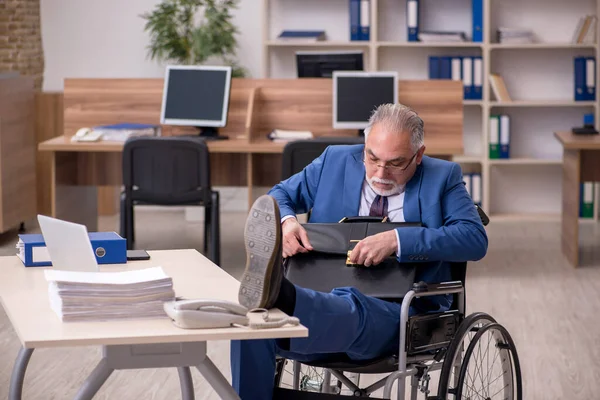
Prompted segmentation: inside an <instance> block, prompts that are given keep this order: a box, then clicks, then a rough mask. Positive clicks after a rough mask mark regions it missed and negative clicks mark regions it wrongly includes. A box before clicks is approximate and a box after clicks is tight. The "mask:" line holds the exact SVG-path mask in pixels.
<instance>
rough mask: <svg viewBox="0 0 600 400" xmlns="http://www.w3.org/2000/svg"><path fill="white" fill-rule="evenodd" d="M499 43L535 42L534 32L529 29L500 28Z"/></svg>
mask: <svg viewBox="0 0 600 400" xmlns="http://www.w3.org/2000/svg"><path fill="white" fill-rule="evenodd" d="M497 33H498V43H512V44H526V43H533V42H534V35H533V32H532V31H531V30H529V29H520V28H498V32H497Z"/></svg>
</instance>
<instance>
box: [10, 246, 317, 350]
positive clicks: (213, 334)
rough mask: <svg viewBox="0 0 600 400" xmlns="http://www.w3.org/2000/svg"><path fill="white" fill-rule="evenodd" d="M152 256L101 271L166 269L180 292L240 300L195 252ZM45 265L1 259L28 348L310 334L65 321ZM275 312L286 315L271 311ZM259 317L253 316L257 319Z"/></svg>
mask: <svg viewBox="0 0 600 400" xmlns="http://www.w3.org/2000/svg"><path fill="white" fill-rule="evenodd" d="M149 254H150V260H148V261H132V262H129V263H127V264H120V265H118V264H117V265H101V266H100V271H123V270H131V269H141V268H147V267H152V266H161V267H163V269H164V271H165V273H166V274H167V275H169V276H170V277H172V278H173V286H174V289H175V294H176V295H177V296H183V297H185V298H189V299H194V298H212V299H223V300H230V301H235V302H237V292H238V288H239V282H238V281H237V280H236V279H234V278H233V277H232V276H230V275H229V274H227V273H226V272H225V271H223V270H222V269H221V268H219V267H218V266H216V265H215V264H213V263H212V262H211V261H210V260H208V259H207V258H205V257H204V256H203V255H202V254H200V253H199V252H197V251H196V250H165V251H149ZM45 269H47V268H44V267H29V268H25V267H24V266H23V264H22V262H21V260H19V258H18V257H17V256H8V257H0V299H1V301H2V305H3V307H4V310H5V311H6V313H7V315H8V317H9V319H10V321H11V323H12V325H13V327H14V328H15V331H16V332H17V335H18V337H19V339H20V340H21V343H22V344H23V347H25V348H35V347H63V346H80V345H119V344H146V343H173V342H201V341H207V340H230V339H264V338H283V337H306V336H308V330H307V329H306V328H305V327H303V326H302V325H300V326H295V327H293V326H285V327H282V328H277V329H258V330H250V329H244V328H219V329H180V328H177V327H176V326H174V325H173V324H172V322H171V321H170V320H169V319H168V318H167V317H166V316H165V318H157V319H139V320H134V319H131V320H123V321H107V322H69V323H63V322H61V321H60V319H59V318H58V316H57V315H56V314H55V313H54V311H52V310H51V309H50V302H49V299H48V282H47V281H46V279H45V277H44V270H45ZM271 315H273V316H276V315H280V316H281V315H283V314H282V313H281V311H279V310H272V311H271ZM254 317H257V318H259V315H252V318H254Z"/></svg>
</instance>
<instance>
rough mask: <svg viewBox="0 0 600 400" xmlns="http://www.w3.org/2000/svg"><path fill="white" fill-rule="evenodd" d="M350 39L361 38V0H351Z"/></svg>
mask: <svg viewBox="0 0 600 400" xmlns="http://www.w3.org/2000/svg"><path fill="white" fill-rule="evenodd" d="M350 40H351V41H355V40H360V0H350Z"/></svg>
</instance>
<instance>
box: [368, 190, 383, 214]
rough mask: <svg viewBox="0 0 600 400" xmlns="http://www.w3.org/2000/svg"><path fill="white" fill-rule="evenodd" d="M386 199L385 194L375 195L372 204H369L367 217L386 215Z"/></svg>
mask: <svg viewBox="0 0 600 400" xmlns="http://www.w3.org/2000/svg"><path fill="white" fill-rule="evenodd" d="M387 209H388V199H387V197H386V196H380V195H377V196H375V200H373V204H371V210H370V211H369V217H386V216H387V212H388V210H387Z"/></svg>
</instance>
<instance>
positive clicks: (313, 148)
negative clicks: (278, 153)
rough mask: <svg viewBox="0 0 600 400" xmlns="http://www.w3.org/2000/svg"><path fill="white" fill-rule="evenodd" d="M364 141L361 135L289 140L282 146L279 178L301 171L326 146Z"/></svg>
mask: <svg viewBox="0 0 600 400" xmlns="http://www.w3.org/2000/svg"><path fill="white" fill-rule="evenodd" d="M364 143H365V138H364V137H361V136H338V137H318V138H315V139H310V140H297V141H293V142H289V143H287V144H286V145H285V147H284V148H283V157H282V158H283V163H282V166H281V174H282V177H281V179H283V180H285V179H287V178H289V177H290V176H292V175H294V174H296V173H298V172H300V171H302V169H303V168H304V167H306V166H307V165H308V164H310V163H311V162H312V161H313V160H314V159H315V158H317V157H319V156H320V155H321V154H322V153H323V152H324V151H325V149H326V148H327V147H328V146H332V145H337V144H364Z"/></svg>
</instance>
